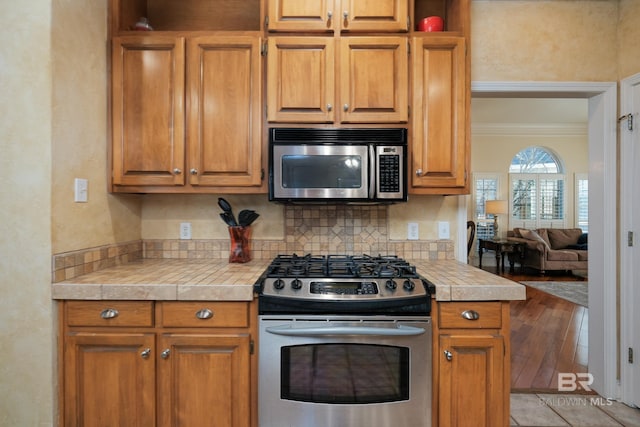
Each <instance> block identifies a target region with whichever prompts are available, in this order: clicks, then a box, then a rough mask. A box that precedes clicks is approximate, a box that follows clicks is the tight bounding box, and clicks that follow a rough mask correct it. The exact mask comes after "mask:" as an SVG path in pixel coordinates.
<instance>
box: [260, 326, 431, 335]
mask: <svg viewBox="0 0 640 427" xmlns="http://www.w3.org/2000/svg"><path fill="white" fill-rule="evenodd" d="M266 330H267V332H269V333H272V334H275V335H286V336H330V335H367V336H371V335H379V336H410V335H421V334H424V333H425V330H424V328H417V327H415V326H405V325H398V327H396V328H375V327H370V326H329V327H313V328H292V327H291V326H288V325H285V326H270V327H268V328H266Z"/></svg>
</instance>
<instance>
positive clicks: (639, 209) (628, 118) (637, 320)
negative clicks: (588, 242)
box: [619, 74, 640, 406]
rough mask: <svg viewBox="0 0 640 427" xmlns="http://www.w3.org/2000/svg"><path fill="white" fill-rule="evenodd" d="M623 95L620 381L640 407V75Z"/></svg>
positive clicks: (625, 84) (626, 396) (624, 84)
mask: <svg viewBox="0 0 640 427" xmlns="http://www.w3.org/2000/svg"><path fill="white" fill-rule="evenodd" d="M620 95H621V98H620V108H621V109H620V111H621V113H622V117H621V118H620V120H619V133H620V144H621V148H620V151H621V155H620V160H621V162H620V195H621V197H620V209H621V212H620V224H621V227H620V230H621V234H622V235H621V239H620V256H621V264H620V267H621V274H620V303H621V304H620V305H621V307H620V310H621V312H620V322H621V325H620V326H621V331H620V333H621V337H620V369H621V375H620V381H621V386H622V400H623V402H625V403H627V404H633V405H636V406H640V328H638V325H640V310H639V309H638V307H640V286H639V285H640V283H638V277H640V197H638V188H640V168H639V167H638V165H640V130H639V129H640V114H639V113H638V112H639V111H640V74H637V75H635V76H632V77H629V78H627V79H624V80H622V81H621V82H620ZM634 278H635V283H634Z"/></svg>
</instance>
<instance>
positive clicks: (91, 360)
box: [60, 301, 257, 427]
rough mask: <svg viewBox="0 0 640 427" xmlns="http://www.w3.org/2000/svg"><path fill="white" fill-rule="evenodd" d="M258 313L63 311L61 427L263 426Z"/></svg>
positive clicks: (67, 306) (139, 306)
mask: <svg viewBox="0 0 640 427" xmlns="http://www.w3.org/2000/svg"><path fill="white" fill-rule="evenodd" d="M251 310H252V304H250V303H248V302H216V303H205V302H202V303H200V302H198V303H194V302H162V303H155V302H152V301H139V302H122V301H66V302H63V303H62V304H61V308H60V314H61V317H60V319H61V328H62V335H63V343H62V345H61V346H60V349H61V353H62V354H61V361H62V363H61V370H62V374H61V375H60V378H62V381H61V400H62V402H61V403H62V411H61V417H62V422H61V423H60V425H64V426H69V427H71V426H78V427H80V426H82V427H87V426H90V427H94V426H95V427H112V426H132V427H142V426H149V427H153V426H167V427H169V426H172V427H178V426H195V425H205V426H212V427H252V426H256V425H257V419H256V414H257V407H256V403H257V402H256V398H255V396H256V390H255V389H256V388H255V385H256V383H257V379H256V375H255V369H256V366H257V361H256V360H255V355H254V354H252V353H253V351H252V348H253V336H255V332H254V329H253V328H255V325H254V324H253V323H254V322H251V321H250V318H251V317H250V313H251ZM147 313H148V314H149V315H152V316H151V317H149V316H148V315H147ZM227 315H228V316H227ZM253 318H257V317H256V316H253ZM123 319H124V320H123ZM110 325H117V326H110ZM168 325H180V326H179V327H173V326H168Z"/></svg>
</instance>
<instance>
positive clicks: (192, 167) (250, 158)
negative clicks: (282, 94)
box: [186, 36, 262, 187]
mask: <svg viewBox="0 0 640 427" xmlns="http://www.w3.org/2000/svg"><path fill="white" fill-rule="evenodd" d="M261 64H262V60H261V56H260V38H259V37H255V36H215V37H213V36H206V37H194V38H190V39H188V40H187V90H186V98H187V100H186V102H187V146H188V150H189V161H188V169H189V171H188V173H189V183H190V184H191V185H194V186H217V187H225V186H227V187H228V186H231V187H249V186H260V185H261V183H262V179H261V165H262V144H261V141H262V138H261V129H262V120H261V114H260V102H261V101H260V100H261V92H262V65H261Z"/></svg>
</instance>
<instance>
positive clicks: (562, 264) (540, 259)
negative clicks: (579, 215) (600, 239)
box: [507, 228, 589, 274]
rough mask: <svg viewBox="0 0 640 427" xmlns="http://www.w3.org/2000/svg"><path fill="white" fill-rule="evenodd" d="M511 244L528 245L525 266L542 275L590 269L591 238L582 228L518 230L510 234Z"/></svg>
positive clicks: (508, 238) (508, 234)
mask: <svg viewBox="0 0 640 427" xmlns="http://www.w3.org/2000/svg"><path fill="white" fill-rule="evenodd" d="M507 240H510V241H515V242H522V243H524V244H525V245H526V251H525V257H524V261H523V265H524V266H525V267H531V268H535V269H537V270H539V271H540V274H545V272H547V271H551V270H565V271H569V272H571V271H572V270H587V269H588V263H589V262H588V261H589V257H588V254H589V250H588V242H587V234H586V233H583V232H582V229H580V228H538V229H535V230H529V229H525V228H514V229H513V230H511V231H509V232H508V233H507Z"/></svg>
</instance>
